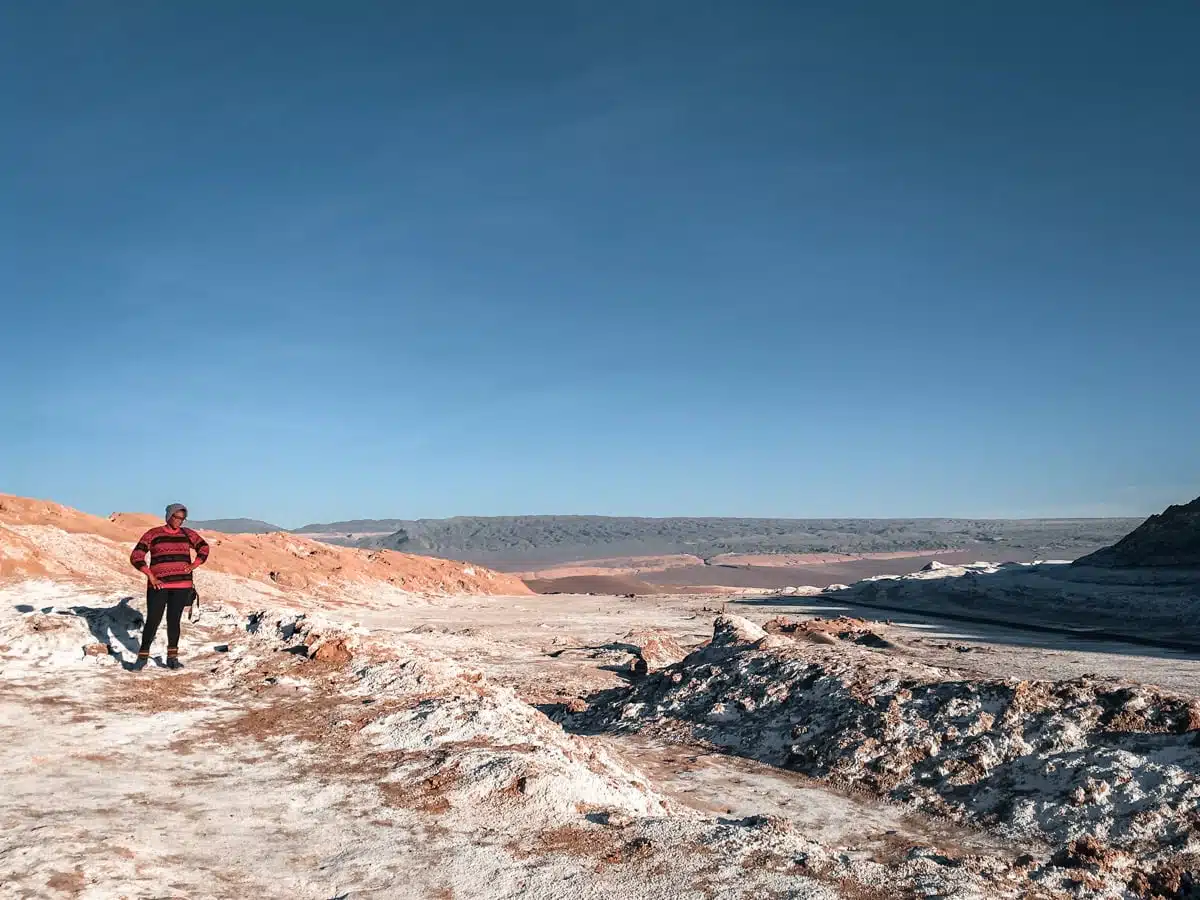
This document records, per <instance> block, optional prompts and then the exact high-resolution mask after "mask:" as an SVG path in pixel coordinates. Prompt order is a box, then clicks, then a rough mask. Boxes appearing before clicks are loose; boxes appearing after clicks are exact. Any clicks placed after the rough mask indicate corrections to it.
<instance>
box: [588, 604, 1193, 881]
mask: <svg viewBox="0 0 1200 900" xmlns="http://www.w3.org/2000/svg"><path fill="white" fill-rule="evenodd" d="M743 623H744V624H743ZM749 624H750V623H748V622H745V620H739V619H737V617H734V616H722V617H720V618H719V619H717V621H716V623H715V627H714V631H713V640H712V643H711V644H710V645H709V646H707V647H702V648H700V649H698V650H696V651H694V652H693V653H691V654H690V655H689V656H688V657H687V658H686V659H684V660H683V661H682V662H681V663H680V664H679V665H678V666H676V667H675V668H674V669H672V676H671V677H670V678H667V677H664V676H662V675H660V676H652V677H650V678H647V679H645V680H643V681H639V682H636V683H635V684H634V685H633V686H632V687H631V688H629V689H626V690H624V691H614V692H613V693H612V694H610V695H608V696H607V697H604V698H597V699H596V700H594V702H593V703H592V704H591V705H590V707H589V709H588V710H587V712H585V713H584V714H583V717H582V718H583V720H584V721H586V722H587V723H588V724H589V725H590V727H591V728H593V729H597V730H604V729H606V728H607V729H612V730H616V731H630V730H648V731H650V732H651V733H653V732H654V731H655V730H656V729H659V728H662V729H665V733H674V732H675V731H677V730H678V728H679V726H680V725H685V724H686V725H687V726H689V727H690V729H691V730H692V732H693V734H694V735H695V736H696V737H698V738H700V739H702V740H704V741H707V742H711V743H713V744H716V745H718V746H722V747H726V748H728V749H730V750H732V751H734V752H736V753H739V754H741V755H745V756H750V757H753V758H756V759H759V760H761V761H763V762H766V763H769V764H772V765H782V766H786V767H787V768H791V769H795V770H798V771H800V772H802V773H804V774H806V775H809V776H813V777H818V778H824V779H828V780H829V781H831V782H833V783H836V784H840V785H843V786H847V787H853V788H856V789H864V790H867V791H870V792H872V793H876V794H879V795H882V796H886V797H888V798H889V799H891V800H894V801H899V802H903V803H908V804H911V805H913V806H916V807H920V808H922V809H924V810H925V811H926V812H930V813H934V814H937V815H946V816H949V817H951V818H954V819H959V820H964V821H972V822H974V823H976V824H980V825H985V826H989V827H991V828H994V829H996V830H998V831H1000V832H1002V833H1006V834H1008V835H1010V836H1012V837H1017V838H1033V839H1036V840H1040V841H1046V842H1048V843H1050V844H1052V845H1058V846H1065V845H1066V844H1067V843H1068V842H1069V841H1073V840H1076V839H1078V838H1080V837H1082V836H1084V835H1089V834H1090V835H1093V836H1096V837H1098V838H1100V839H1102V840H1103V841H1104V842H1105V844H1106V845H1107V846H1110V847H1114V848H1120V849H1122V850H1123V851H1126V852H1127V853H1129V854H1131V855H1132V856H1136V857H1138V858H1140V859H1141V861H1142V862H1148V861H1150V860H1155V861H1156V862H1157V861H1161V860H1160V859H1159V857H1160V855H1161V854H1162V853H1163V852H1164V848H1168V847H1170V846H1171V845H1172V842H1175V843H1176V845H1178V846H1184V845H1186V846H1196V845H1198V844H1200V820H1197V819H1196V817H1195V816H1194V810H1195V809H1196V804H1197V803H1200V701H1196V700H1192V699H1190V698H1186V697H1181V696H1177V695H1173V694H1170V693H1168V692H1165V691H1162V690H1159V689H1157V688H1153V687H1148V686H1141V685H1127V684H1119V683H1116V682H1111V681H1099V680H1094V679H1088V678H1082V679H1076V680H1071V681H1059V682H1055V681H1033V680H1017V679H1012V680H995V679H983V678H972V677H969V676H966V675H964V674H961V673H957V672H953V671H950V670H947V669H940V668H933V667H930V666H926V665H922V664H920V663H917V662H914V661H910V660H905V659H899V658H895V657H891V656H887V655H884V654H882V653H879V652H876V651H873V650H868V649H865V648H864V647H861V646H858V645H856V644H853V643H850V642H846V641H842V642H839V643H838V645H837V646H823V645H820V644H813V643H809V642H807V641H795V640H790V639H788V638H786V637H784V635H783V634H777V635H773V636H772V638H771V639H770V643H769V646H768V645H767V642H766V641H764V640H760V641H757V642H754V643H751V642H749V641H747V640H746V638H749V637H751V636H752V635H753V634H754V630H753V629H754V628H756V626H751V627H750V628H746V627H745V626H746V625H749ZM758 633H759V634H761V633H762V632H761V631H759V632H758ZM567 718H568V719H569V720H570V719H571V717H567Z"/></svg>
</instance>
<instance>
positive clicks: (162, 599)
mask: <svg viewBox="0 0 1200 900" xmlns="http://www.w3.org/2000/svg"><path fill="white" fill-rule="evenodd" d="M191 605H192V589H191V588H162V589H161V590H155V589H154V588H152V587H147V588H146V625H145V627H143V628H142V649H141V653H143V654H148V653H149V652H150V645H151V644H152V643H154V635H155V634H157V633H158V626H159V625H160V624H161V623H162V617H163V613H164V612H165V613H166V614H167V649H168V650H177V649H178V648H179V630H180V623H181V621H182V620H183V611H184V609H186V608H187V607H189V606H191Z"/></svg>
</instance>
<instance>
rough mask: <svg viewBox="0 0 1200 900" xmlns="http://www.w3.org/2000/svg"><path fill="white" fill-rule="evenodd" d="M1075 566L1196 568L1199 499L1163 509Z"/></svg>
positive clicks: (1199, 540) (1199, 545) (1199, 537)
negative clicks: (1109, 545)
mask: <svg viewBox="0 0 1200 900" xmlns="http://www.w3.org/2000/svg"><path fill="white" fill-rule="evenodd" d="M1076 565H1081V566H1083V565H1086V566H1104V567H1113V568H1116V567H1123V566H1194V567H1196V568H1200V497H1197V498H1196V499H1195V500H1193V501H1192V502H1191V503H1185V504H1183V505H1179V506H1169V507H1167V509H1166V510H1165V511H1164V512H1161V513H1159V514H1158V515H1156V516H1151V517H1150V518H1149V519H1147V520H1146V521H1145V522H1143V523H1142V524H1141V525H1139V526H1138V527H1137V528H1135V529H1134V530H1133V531H1132V532H1130V533H1129V534H1127V535H1125V537H1123V538H1121V540H1119V541H1117V542H1116V543H1115V544H1113V545H1112V546H1111V547H1105V548H1104V549H1102V550H1097V551H1096V552H1095V553H1092V554H1091V555H1089V556H1085V557H1083V558H1082V559H1079V560H1076Z"/></svg>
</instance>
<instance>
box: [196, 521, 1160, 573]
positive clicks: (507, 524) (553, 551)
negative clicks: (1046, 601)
mask: <svg viewBox="0 0 1200 900" xmlns="http://www.w3.org/2000/svg"><path fill="white" fill-rule="evenodd" d="M1141 521H1142V520H1141V519H1008V520H998V519H743V518H662V519H649V518H628V517H608V516H499V517H478V516H460V517H456V518H452V519H419V520H406V519H354V520H347V521H342V522H328V523H320V524H312V525H305V526H304V527H303V528H297V529H294V533H296V534H302V535H309V536H314V537H317V538H318V539H320V540H323V541H327V542H329V543H335V544H342V545H347V546H359V547H374V548H380V547H382V548H387V549H392V550H401V551H404V552H406V553H417V554H421V555H425V556H437V557H443V558H448V559H465V560H470V561H472V562H479V563H499V562H510V563H531V562H536V563H558V562H566V561H571V560H583V559H596V558H599V557H615V556H639V555H652V554H669V553H688V554H693V555H696V556H700V557H704V558H707V557H711V556H716V555H718V554H723V553H877V552H897V551H905V550H940V549H957V550H972V549H975V548H978V551H979V555H980V558H982V559H997V558H1002V557H1003V556H1004V555H1005V553H1006V552H1012V551H1022V552H1024V553H1027V554H1028V553H1032V554H1035V555H1039V556H1042V557H1046V558H1066V559H1072V558H1075V557H1076V556H1079V555H1082V554H1084V553H1090V552H1092V551H1094V550H1096V549H1097V548H1099V547H1102V546H1105V545H1107V544H1111V543H1113V542H1114V541H1116V540H1118V539H1120V538H1121V537H1123V536H1124V535H1125V534H1126V533H1128V532H1129V531H1130V529H1132V528H1134V527H1135V526H1137V525H1138V524H1140V522H1141ZM193 524H194V525H195V527H197V528H199V529H205V528H207V529H209V530H212V531H242V532H251V533H262V532H265V531H281V530H283V529H279V528H276V527H275V526H273V525H271V524H270V523H267V522H261V521H258V520H255V519H218V520H211V521H201V522H195V523H193Z"/></svg>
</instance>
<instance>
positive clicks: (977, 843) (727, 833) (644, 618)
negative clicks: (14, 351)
mask: <svg viewBox="0 0 1200 900" xmlns="http://www.w3.org/2000/svg"><path fill="white" fill-rule="evenodd" d="M1175 509H1181V510H1183V512H1182V513H1174V512H1172V511H1168V514H1167V515H1166V517H1165V518H1163V519H1162V520H1161V521H1160V522H1159V523H1158V524H1154V523H1153V522H1151V523H1147V527H1148V529H1149V530H1148V531H1144V532H1143V533H1142V536H1141V537H1140V538H1138V540H1135V541H1132V543H1130V544H1127V545H1126V548H1125V550H1124V551H1123V555H1122V556H1121V558H1120V559H1118V560H1116V562H1117V563H1119V565H1116V564H1114V563H1113V560H1112V558H1111V557H1104V556H1100V557H1097V558H1096V559H1095V560H1093V561H1090V562H1089V561H1084V562H1086V563H1087V564H1080V565H1075V566H1072V565H1068V564H1063V563H1060V564H1053V563H1029V562H1025V563H1020V562H1007V563H1005V564H999V563H992V564H982V563H981V564H975V560H974V559H972V560H971V561H969V562H968V561H967V560H960V559H955V558H947V557H946V556H945V555H944V554H939V555H938V556H935V557H928V556H926V557H917V558H910V557H901V558H900V560H901V561H902V562H903V564H904V565H906V566H908V568H907V569H906V572H907V573H909V574H906V575H904V576H903V577H896V576H893V575H883V574H879V573H873V577H868V578H867V580H861V581H857V582H856V583H850V582H852V581H854V579H847V580H846V581H845V582H844V583H842V584H835V585H831V586H828V587H822V586H821V585H819V584H814V581H815V579H808V580H805V579H799V578H797V580H796V581H795V582H792V583H791V584H789V585H786V586H780V589H776V590H762V589H749V588H744V589H741V591H742V592H741V593H736V594H695V593H689V592H684V591H679V592H672V593H662V594H655V595H647V596H635V597H621V596H586V595H538V594H533V593H530V592H529V590H528V588H526V587H525V585H524V584H523V583H522V582H521V581H520V580H519V579H517V578H516V577H514V576H512V575H504V574H499V573H497V572H494V571H492V570H489V569H485V568H483V567H481V566H479V565H478V564H470V563H454V562H450V561H446V560H440V559H438V560H433V559H425V558H422V557H420V556H412V555H404V554H399V553H393V552H390V551H386V550H378V549H366V548H343V547H334V546H330V545H327V544H322V543H316V542H313V541H311V540H307V539H305V538H303V537H301V536H299V535H294V534H289V535H284V534H273V535H258V536H254V535H237V536H233V535H220V534H215V533H208V534H207V535H206V536H207V537H208V538H209V541H210V543H211V544H212V545H213V556H212V564H211V566H209V567H205V568H204V569H202V570H200V572H199V573H198V574H197V586H198V588H199V590H200V592H201V595H202V598H203V599H202V604H201V607H200V614H199V619H198V621H197V622H194V623H190V624H187V625H185V632H184V641H183V654H184V660H185V664H186V668H185V669H184V670H183V671H182V672H178V673H176V672H169V671H168V670H166V669H165V668H162V667H161V665H160V663H161V654H160V653H159V650H160V645H156V647H155V653H156V663H155V664H154V665H151V666H150V667H149V668H148V669H146V670H145V671H142V672H133V671H129V670H128V669H129V666H130V664H131V662H132V660H133V657H134V654H135V652H136V644H137V638H138V635H139V633H140V626H141V620H142V610H143V609H144V601H143V599H142V597H141V590H142V583H141V581H140V578H139V576H138V575H137V573H135V572H134V571H133V570H132V569H130V568H129V567H128V562H127V555H128V549H129V545H130V544H131V542H132V541H133V540H134V539H136V537H137V535H138V534H139V533H140V529H142V528H143V527H145V526H146V525H147V524H152V523H153V521H154V520H153V519H152V518H148V517H137V516H126V515H121V516H114V517H112V518H109V519H103V518H96V517H91V516H86V515H84V514H82V513H78V512H75V511H73V510H69V509H67V508H65V507H61V506H57V505H55V504H51V503H47V502H43V501H31V500H23V499H20V498H14V497H7V496H0V731H2V732H3V740H0V779H2V782H3V784H4V785H5V789H4V790H3V791H2V792H0V896H6V897H7V896H11V897H80V898H119V897H131V898H132V897H187V898H207V897H212V898H227V897H250V896H253V897H262V898H274V897H279V898H284V897H287V898H301V897H303V898H309V897H311V898H324V900H328V898H334V897H339V898H354V897H381V898H382V897H401V898H408V897H414V898H440V900H449V898H459V900H464V898H476V897H478V898H508V897H512V898H516V897H533V898H539V897H544V898H552V897H553V898H563V897H571V898H574V897H581V898H585V897H593V898H609V897H612V898H617V897H620V898H675V897H697V898H759V897H771V898H785V897H791V898H809V897H812V898H835V897H845V898H858V900H862V898H870V900H885V898H893V897H899V898H910V897H911V898H917V897H942V898H991V897H1012V898H1019V897H1020V898H1023V897H1033V898H1067V897H1074V898H1080V897H1084V898H1186V897H1192V896H1195V890H1196V885H1197V883H1198V880H1200V816H1197V813H1196V810H1197V808H1200V688H1198V687H1197V685H1200V626H1197V624H1196V623H1197V621H1200V618H1198V613H1200V568H1193V567H1191V566H1189V565H1188V564H1187V563H1188V561H1189V559H1190V557H1187V556H1186V554H1185V553H1184V552H1183V550H1182V549H1180V548H1181V547H1183V546H1184V545H1186V544H1187V542H1188V540H1189V539H1193V538H1194V537H1195V535H1192V536H1191V538H1189V533H1188V532H1187V528H1186V527H1185V526H1186V522H1187V521H1189V520H1188V516H1189V515H1191V513H1190V512H1189V509H1190V507H1188V508H1173V510H1175ZM1171 542H1174V543H1171ZM1168 545H1169V546H1168ZM1130 548H1132V549H1130ZM1138 548H1143V549H1144V552H1145V553H1146V554H1149V555H1151V556H1153V557H1154V558H1156V559H1161V560H1166V561H1168V562H1175V563H1176V564H1173V565H1168V566H1162V565H1155V566H1138V565H1137V558H1136V554H1135V553H1134V551H1135V550H1138ZM878 552H886V551H878ZM972 556H977V555H976V554H972ZM678 561H679V562H681V563H684V564H681V565H673V564H671V563H672V562H673V561H672V560H670V559H667V560H659V561H657V562H656V563H654V565H655V566H658V569H657V571H658V572H659V573H671V572H678V571H684V570H686V568H687V566H688V564H690V562H689V561H688V560H678ZM895 561H896V558H895V557H893V558H891V559H888V558H878V557H877V558H874V559H872V558H870V557H865V556H856V557H854V558H853V559H849V560H847V559H844V558H840V557H839V558H836V559H832V560H830V559H828V558H825V559H819V560H815V559H814V560H795V559H792V560H788V562H789V563H791V565H785V566H778V567H775V568H779V569H781V570H784V571H787V572H788V573H789V575H791V574H793V573H795V572H798V571H805V570H809V569H816V568H820V567H823V566H847V565H868V564H870V565H883V564H887V565H891V564H893V563H894V562H895ZM744 562H745V561H744V560H738V561H737V564H739V565H740V564H742V563H744ZM621 563H622V560H621V558H619V557H618V558H614V559H613V560H612V561H611V565H610V566H607V567H606V566H595V567H593V568H596V569H601V570H603V569H605V568H611V569H616V570H621V571H619V572H617V573H615V574H612V575H608V574H605V573H604V572H601V573H600V577H621V578H631V579H644V578H645V577H646V576H647V575H653V574H654V573H652V572H647V571H645V570H638V566H636V565H633V566H630V565H622V564H621ZM910 563H911V565H910ZM718 567H721V566H718ZM756 568H763V569H766V568H770V567H768V566H757V567H756ZM626 570H628V571H626ZM729 571H738V569H737V568H736V567H732V568H730V569H729ZM592 575H593V573H588V572H584V573H578V574H577V575H576V576H570V575H566V576H563V577H564V578H565V577H585V578H586V577H592ZM647 583H649V582H647ZM783 587H787V588H788V589H787V590H783V589H782V588H783ZM161 639H162V638H161V636H160V640H161Z"/></svg>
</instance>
